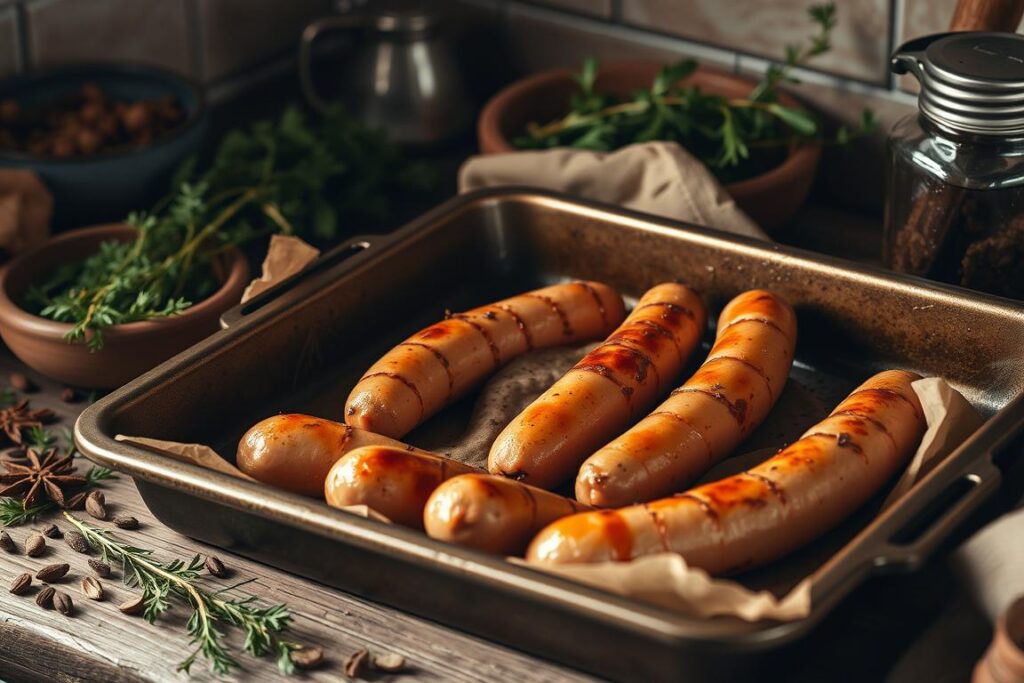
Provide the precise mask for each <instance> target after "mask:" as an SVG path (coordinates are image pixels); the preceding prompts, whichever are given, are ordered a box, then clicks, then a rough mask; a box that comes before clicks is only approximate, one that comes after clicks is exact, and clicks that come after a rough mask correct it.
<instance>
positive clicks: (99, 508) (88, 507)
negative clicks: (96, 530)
mask: <svg viewBox="0 0 1024 683" xmlns="http://www.w3.org/2000/svg"><path fill="white" fill-rule="evenodd" d="M104 503H105V500H104V496H103V492H102V491H93V492H92V493H90V494H89V495H88V496H86V498H85V511H86V512H88V513H89V514H90V515H92V516H93V517H95V518H96V519H106V518H107V506H106V505H105V504H104Z"/></svg>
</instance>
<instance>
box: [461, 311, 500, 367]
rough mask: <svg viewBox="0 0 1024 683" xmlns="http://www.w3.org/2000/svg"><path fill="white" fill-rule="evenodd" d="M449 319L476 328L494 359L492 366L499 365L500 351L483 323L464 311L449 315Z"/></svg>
mask: <svg viewBox="0 0 1024 683" xmlns="http://www.w3.org/2000/svg"><path fill="white" fill-rule="evenodd" d="M449 317H450V319H451V320H458V321H459V322H461V323H464V324H466V325H469V326H470V327H472V328H473V329H474V330H476V331H477V332H478V333H479V334H480V336H481V337H483V339H484V341H485V342H486V343H487V348H489V349H490V350H491V357H492V358H493V359H494V366H495V367H498V366H499V365H501V352H500V351H499V350H498V346H497V344H495V343H494V340H493V339H492V338H491V334H490V332H488V331H487V330H486V329H485V328H484V326H483V325H481V324H480V323H478V322H476V321H475V320H473V319H472V318H471V317H470V316H469V315H467V314H465V313H455V314H452V315H451V316H449Z"/></svg>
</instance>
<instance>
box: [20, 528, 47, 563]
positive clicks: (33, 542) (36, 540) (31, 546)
mask: <svg viewBox="0 0 1024 683" xmlns="http://www.w3.org/2000/svg"><path fill="white" fill-rule="evenodd" d="M44 552H46V539H45V538H43V535H42V534H39V533H35V534H32V535H31V536H29V537H28V540H27V541H25V554H26V555H28V556H29V557H39V556H40V555H42V554H43V553H44Z"/></svg>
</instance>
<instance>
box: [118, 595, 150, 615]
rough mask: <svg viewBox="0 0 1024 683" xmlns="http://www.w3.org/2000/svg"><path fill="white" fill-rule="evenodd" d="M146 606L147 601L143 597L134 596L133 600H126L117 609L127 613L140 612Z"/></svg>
mask: <svg viewBox="0 0 1024 683" xmlns="http://www.w3.org/2000/svg"><path fill="white" fill-rule="evenodd" d="M145 608H146V601H145V600H143V599H142V598H132V599H131V600H125V601H124V602H122V603H121V604H120V605H118V606H117V609H119V610H121V611H122V612H124V613H125V614H139V613H141V612H142V610H144V609H145Z"/></svg>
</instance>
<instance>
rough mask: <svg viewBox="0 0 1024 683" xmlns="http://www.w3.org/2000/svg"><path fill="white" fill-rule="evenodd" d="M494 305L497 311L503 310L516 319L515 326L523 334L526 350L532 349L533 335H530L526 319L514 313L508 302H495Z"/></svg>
mask: <svg viewBox="0 0 1024 683" xmlns="http://www.w3.org/2000/svg"><path fill="white" fill-rule="evenodd" d="M494 307H495V308H497V309H498V310H499V311H503V312H505V313H508V314H509V315H510V316H512V319H513V320H515V321H516V327H517V328H518V329H519V331H520V332H521V333H522V334H523V339H525V340H526V350H527V351H532V350H533V337H532V336H530V330H529V329H528V328H527V327H526V321H525V320H523V318H522V316H520V315H519V314H518V313H516V312H515V310H513V308H512V307H511V306H509V305H508V304H495V305H494Z"/></svg>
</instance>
